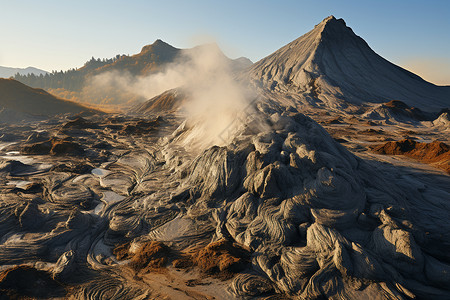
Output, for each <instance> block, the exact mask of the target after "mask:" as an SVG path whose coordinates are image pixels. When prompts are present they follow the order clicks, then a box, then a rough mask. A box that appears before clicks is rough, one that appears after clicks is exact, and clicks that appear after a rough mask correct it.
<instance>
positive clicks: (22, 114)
mask: <svg viewBox="0 0 450 300" xmlns="http://www.w3.org/2000/svg"><path fill="white" fill-rule="evenodd" d="M80 112H91V113H95V112H96V111H95V110H93V109H90V108H87V107H84V106H82V105H79V104H77V103H73V102H71V101H67V100H63V99H59V98H57V97H55V96H53V95H51V94H49V93H47V92H46V91H44V90H42V89H35V88H31V87H28V86H26V85H24V84H22V83H20V82H18V81H16V80H14V79H3V78H0V123H16V122H20V121H24V120H35V119H41V118H47V117H50V116H54V115H58V114H65V113H80Z"/></svg>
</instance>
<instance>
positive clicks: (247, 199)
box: [0, 105, 450, 299]
mask: <svg viewBox="0 0 450 300" xmlns="http://www.w3.org/2000/svg"><path fill="white" fill-rule="evenodd" d="M256 107H257V109H255V111H253V112H252V116H251V117H249V116H248V115H247V116H245V118H240V119H239V120H243V121H242V124H239V126H238V127H236V128H234V131H233V132H232V138H231V139H230V140H229V141H227V143H226V144H225V145H223V146H220V147H219V146H213V145H209V144H201V143H199V141H198V139H199V137H201V136H202V135H201V134H199V133H198V130H197V129H198V128H197V127H196V126H195V124H196V123H195V122H193V123H189V122H187V123H186V122H185V123H183V120H184V119H183V117H182V116H180V115H176V114H166V115H163V116H162V117H157V116H151V115H147V116H146V117H142V116H140V117H139V116H126V115H104V116H91V117H86V118H81V117H70V118H68V117H65V118H59V119H52V120H48V121H42V122H39V123H34V124H31V125H2V127H1V128H0V141H1V143H0V188H1V191H2V192H1V194H0V236H1V240H0V271H1V273H0V294H2V295H3V296H0V298H1V299H3V298H4V299H8V297H9V298H15V297H31V298H39V297H47V298H48V297H50V298H66V297H68V298H71V299H124V298H126V299H154V298H161V299H183V298H186V299H235V298H243V299H249V298H257V299H289V298H302V299H317V298H320V297H323V296H325V297H328V298H332V299H338V298H348V299H355V298H364V299H369V298H370V299H375V298H380V299H408V298H411V297H412V298H414V297H417V298H428V297H430V296H431V297H432V298H433V299H446V298H448V297H449V295H450V291H449V290H448V283H449V282H450V277H449V275H448V274H450V256H449V253H448V251H447V249H448V248H449V247H450V236H449V232H450V222H448V212H449V211H450V206H449V205H450V204H449V202H448V199H450V184H449V183H450V179H449V176H448V173H447V172H448V159H447V160H445V159H444V161H441V160H436V159H435V157H434V156H436V157H437V156H439V155H442V154H444V155H447V156H446V157H448V153H449V152H448V146H447V148H445V146H442V147H441V148H439V147H438V148H439V149H438V150H437V152H436V151H435V152H436V153H435V152H433V151H434V150H433V151H431V150H430V151H428V150H427V148H423V147H422V148H420V147H421V146H420V143H429V142H431V141H434V140H438V141H440V142H442V143H446V144H447V145H448V143H449V135H448V131H447V129H442V127H438V126H434V125H433V123H432V122H431V121H417V122H416V121H415V122H412V123H400V122H397V121H395V120H394V121H393V120H392V119H388V120H372V119H367V118H365V116H364V115H363V114H351V113H343V112H333V111H330V110H323V109H319V108H316V109H309V110H306V109H305V111H304V112H305V113H306V114H307V115H308V116H309V117H307V116H305V115H303V114H301V113H298V112H296V111H295V110H293V109H284V108H280V107H276V106H271V105H259V106H258V105H256ZM313 120H314V121H313ZM316 122H318V123H319V124H321V125H322V126H323V127H321V126H319V125H318V124H317V123H316ZM180 124H181V125H180ZM190 124H191V125H190ZM192 124H194V125H192ZM402 140H407V141H409V142H407V144H408V145H409V147H410V148H408V149H409V150H408V151H409V152H411V149H412V148H411V147H412V146H411V145H413V146H414V147H413V148H417V147H419V146H420V147H419V148H420V149H421V151H422V152H420V151H418V152H420V153H424V156H426V159H424V158H423V157H419V156H420V153H419V154H417V153H416V152H417V151H416V152H414V153H416V154H414V155H412V154H411V155H409V156H405V155H394V156H392V155H391V154H407V153H409V152H408V151H403V152H398V151H400V150H398V149H404V148H402V147H401V145H403V144H401V145H400V146H399V145H397V144H396V145H391V144H386V143H393V142H395V141H402ZM193 144H195V145H201V147H200V148H199V147H195V148H190V147H189V145H193ZM416 144H417V145H418V146H417V147H416ZM444 145H445V144H444ZM380 149H384V150H383V151H381V150H380ZM389 149H390V150H389ZM392 149H397V150H398V151H397V152H395V151H393V150H392ZM431 152H433V153H434V154H430V153H431ZM427 155H428V156H427ZM430 155H434V156H433V157H429V156H430ZM421 161H422V162H421ZM442 166H444V167H445V166H446V167H447V169H445V168H442ZM439 167H441V169H439ZM446 170H447V172H446ZM2 297H3V298H2Z"/></svg>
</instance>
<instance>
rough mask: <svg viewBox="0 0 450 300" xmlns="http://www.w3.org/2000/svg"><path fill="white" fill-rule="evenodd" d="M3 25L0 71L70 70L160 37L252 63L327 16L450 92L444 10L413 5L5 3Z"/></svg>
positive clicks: (449, 23) (447, 8)
mask: <svg viewBox="0 0 450 300" xmlns="http://www.w3.org/2000/svg"><path fill="white" fill-rule="evenodd" d="M0 3H1V4H2V8H3V9H2V12H1V13H0V15H1V16H2V20H3V23H4V24H7V25H8V30H7V31H2V33H1V34H0V40H1V41H2V47H1V48H0V66H5V67H13V68H26V67H29V66H32V67H36V68H39V69H43V70H45V71H52V70H68V69H71V68H77V67H81V66H83V64H84V63H85V62H86V61H87V60H89V59H90V58H91V57H92V56H93V57H95V58H111V57H114V56H115V55H117V54H126V55H128V54H129V55H133V54H136V53H139V51H140V50H141V48H142V47H143V46H144V45H148V44H151V43H153V42H154V41H155V40H156V39H161V40H163V41H165V42H167V43H169V44H171V45H172V46H174V47H177V48H190V47H193V46H196V45H198V44H201V43H205V42H211V41H215V42H217V44H218V45H219V47H220V48H221V49H222V51H224V53H225V54H226V55H227V56H229V57H230V58H237V57H241V56H244V57H248V58H249V59H251V60H252V61H253V62H256V61H258V60H259V59H262V58H263V57H265V56H267V55H269V54H271V53H272V52H274V51H276V50H277V49H279V48H280V47H282V46H284V45H285V44H287V43H289V42H290V41H292V40H294V39H296V38H298V37H300V36H301V35H303V34H304V33H306V32H308V31H309V30H311V29H312V28H313V27H314V25H316V24H318V23H319V22H320V21H322V19H324V18H326V17H327V16H329V15H334V16H335V17H336V18H343V19H344V20H345V21H346V23H347V26H349V27H351V28H352V29H353V30H354V32H355V33H356V34H357V35H359V36H361V37H362V38H363V39H364V40H366V41H367V43H368V44H369V46H370V47H371V48H372V49H373V50H374V51H375V52H377V53H378V54H380V55H381V56H383V57H384V58H386V59H387V60H389V61H391V62H393V63H395V64H397V65H399V66H401V67H404V68H406V69H408V70H410V71H412V72H414V73H416V74H418V75H419V76H421V77H423V78H424V79H425V80H427V81H430V82H433V83H435V84H439V85H450V56H449V55H448V53H450V40H449V39H448V38H445V37H446V36H447V32H446V31H447V29H448V28H450V20H449V19H448V18H447V17H446V16H447V14H448V13H449V12H450V3H447V2H444V1H440V2H438V3H433V5H432V6H430V5H429V4H428V5H427V4H426V3H422V2H420V1H408V2H406V1H399V2H396V3H390V2H389V1H379V2H377V3H374V4H372V3H369V4H367V3H364V4H361V3H359V2H357V1H342V2H340V3H338V4H337V3H334V2H332V1H324V2H321V3H313V2H309V1H281V2H277V6H278V8H277V9H274V7H273V5H274V4H273V3H271V2H269V1H259V2H258V3H257V4H254V3H251V2H243V3H241V2H237V1H231V2H230V1H228V2H226V3H222V2H216V1H196V2H193V3H185V2H183V1H171V2H170V3H159V2H155V1H132V2H129V3H127V5H123V4H122V3H121V2H119V1H96V2H95V3H89V2H87V1H79V2H77V3H60V2H56V1H40V2H33V1H21V2H20V3H18V2H6V1H3V0H1V1H0Z"/></svg>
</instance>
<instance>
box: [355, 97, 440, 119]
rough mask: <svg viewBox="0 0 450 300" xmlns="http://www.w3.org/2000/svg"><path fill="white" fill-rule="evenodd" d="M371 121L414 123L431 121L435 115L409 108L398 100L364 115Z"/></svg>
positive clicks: (379, 106)
mask: <svg viewBox="0 0 450 300" xmlns="http://www.w3.org/2000/svg"><path fill="white" fill-rule="evenodd" d="M363 116H364V117H365V118H367V119H369V120H372V121H373V120H386V121H388V120H395V121H398V122H406V123H409V122H412V121H431V120H433V119H434V118H435V116H434V114H431V113H427V112H424V111H422V110H420V109H419V108H416V107H409V106H408V105H407V104H406V103H404V102H402V101H398V100H392V101H389V102H386V103H383V104H380V105H378V106H376V107H374V108H372V109H370V110H368V111H367V112H366V113H365V114H364V115H363Z"/></svg>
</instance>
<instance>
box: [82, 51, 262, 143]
mask: <svg viewBox="0 0 450 300" xmlns="http://www.w3.org/2000/svg"><path fill="white" fill-rule="evenodd" d="M246 86H247V85H246ZM177 87H181V88H183V90H184V92H185V93H187V95H189V97H188V98H189V99H188V101H186V102H185V104H184V105H183V107H182V111H183V112H185V113H186V115H187V121H186V123H185V124H184V128H185V132H184V133H183V134H182V135H181V137H180V138H179V141H180V143H182V144H183V145H184V146H185V147H187V148H196V149H204V148H205V147H207V146H211V145H224V144H226V143H228V142H229V141H230V139H231V138H232V136H233V133H235V132H236V130H237V129H238V128H239V127H240V126H242V122H241V121H242V120H244V119H245V118H246V117H247V116H248V114H251V113H253V110H252V108H251V106H250V104H251V101H252V100H253V99H254V98H255V93H253V92H252V91H251V90H249V89H248V87H244V85H243V84H240V83H238V82H236V81H235V80H234V78H233V74H232V70H231V65H230V60H229V59H228V58H227V57H225V56H224V55H223V53H222V52H221V51H220V49H219V48H218V47H217V46H216V45H215V44H209V45H203V46H199V47H196V48H193V49H190V50H185V51H183V55H181V56H180V57H178V59H177V60H176V62H175V63H172V64H170V65H169V66H167V67H166V68H165V69H164V71H162V72H159V73H156V74H152V75H149V76H132V75H131V74H130V73H120V72H117V71H115V72H107V73H103V74H100V75H97V76H95V77H94V78H93V79H92V81H91V83H90V85H89V87H88V88H87V89H86V90H89V91H90V93H93V92H97V93H102V92H103V93H105V92H109V93H111V91H114V93H116V95H117V93H123V95H124V96H126V97H128V99H136V98H139V97H140V98H143V99H150V98H152V97H154V96H156V95H159V94H161V93H162V92H164V91H166V90H169V89H172V88H177ZM125 102H126V101H125Z"/></svg>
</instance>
